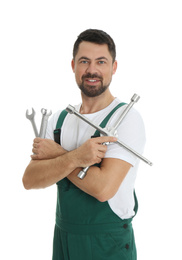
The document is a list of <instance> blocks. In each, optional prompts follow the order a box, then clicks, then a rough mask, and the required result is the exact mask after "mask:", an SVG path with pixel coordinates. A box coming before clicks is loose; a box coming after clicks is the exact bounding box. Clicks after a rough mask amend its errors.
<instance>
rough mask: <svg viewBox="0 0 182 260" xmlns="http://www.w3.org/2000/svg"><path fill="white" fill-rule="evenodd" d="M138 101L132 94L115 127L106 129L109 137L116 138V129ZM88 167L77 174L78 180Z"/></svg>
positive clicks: (135, 95)
mask: <svg viewBox="0 0 182 260" xmlns="http://www.w3.org/2000/svg"><path fill="white" fill-rule="evenodd" d="M139 99H140V97H139V96H138V95H137V94H134V95H133V96H132V98H131V102H130V103H129V104H128V105H127V107H126V108H125V110H124V111H123V113H122V114H121V115H120V117H119V119H118V120H117V121H116V123H115V125H114V126H113V127H107V128H106V130H107V131H109V135H113V136H117V131H116V129H117V128H118V126H119V125H120V124H121V122H122V121H123V119H124V118H125V116H126V115H127V113H128V112H129V111H130V109H131V108H132V107H133V105H134V104H135V103H136V102H137V101H138V100H139ZM103 144H104V145H109V143H108V142H106V143H103ZM89 168H90V167H89V166H87V167H85V168H83V169H82V170H81V171H80V172H79V173H78V175H77V176H78V177H79V178H80V179H83V178H84V177H85V175H86V173H87V171H88V169H89Z"/></svg>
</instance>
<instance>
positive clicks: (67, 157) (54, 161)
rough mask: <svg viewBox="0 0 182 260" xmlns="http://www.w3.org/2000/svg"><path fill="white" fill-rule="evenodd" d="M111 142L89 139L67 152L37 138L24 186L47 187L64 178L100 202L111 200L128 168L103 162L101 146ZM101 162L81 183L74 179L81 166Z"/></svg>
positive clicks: (115, 162)
mask: <svg viewBox="0 0 182 260" xmlns="http://www.w3.org/2000/svg"><path fill="white" fill-rule="evenodd" d="M114 141H116V139H115V138H114V137H109V136H103V137H98V138H94V139H89V140H88V141H86V142H85V143H84V144H83V145H82V146H80V147H79V148H77V149H75V150H73V151H70V152H68V151H66V150H64V149H63V148H62V147H61V146H60V145H58V144H56V143H55V142H54V141H52V140H48V139H41V138H36V139H35V140H34V144H33V150H32V151H33V153H34V155H32V156H31V157H32V160H31V162H30V163H29V165H28V166H27V168H26V170H25V173H24V175H23V184H24V187H25V188H26V189H38V188H46V187H48V186H51V185H53V184H55V183H56V182H58V181H60V180H61V179H63V178H65V177H67V178H68V179H69V180H70V181H71V182H72V183H73V184H75V185H76V186H77V187H79V188H80V189H81V190H83V191H84V192H86V193H88V194H90V195H91V196H93V197H95V198H96V199H98V200H99V201H106V200H108V199H110V198H112V197H113V196H114V195H115V193H116V192H117V190H118V188H119V186H120V184H121V183H122V181H123V179H124V178H125V176H126V174H127V173H128V171H129V169H130V167H131V165H130V164H129V163H127V162H125V161H122V160H119V159H113V158H105V159H103V158H104V155H105V152H106V150H107V146H106V145H102V143H103V142H114ZM101 161H102V163H101V167H100V168H98V167H95V166H92V167H90V169H89V170H88V173H87V175H86V177H85V178H84V179H83V180H80V179H79V178H78V177H77V174H78V173H79V171H80V170H81V168H82V167H86V166H90V165H93V164H95V163H100V162H101Z"/></svg>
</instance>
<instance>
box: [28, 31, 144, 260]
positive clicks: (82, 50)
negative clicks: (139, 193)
mask: <svg viewBox="0 0 182 260" xmlns="http://www.w3.org/2000/svg"><path fill="white" fill-rule="evenodd" d="M115 57H116V51H115V44H114V42H113V40H112V38H111V37H110V36H109V35H108V34H106V33H105V32H103V31H101V30H92V29H90V30H86V31H84V32H82V33H81V34H80V35H79V36H78V39H77V40H76V42H75V44H74V49H73V60H72V63H71V65H72V69H73V72H74V73H75V79H76V82H77V85H78V86H79V88H80V90H81V98H82V103H81V104H80V105H78V106H76V109H77V110H78V111H79V112H80V113H81V114H84V115H85V116H86V117H87V118H88V119H90V120H91V121H92V122H94V123H95V124H97V125H99V124H100V123H101V122H102V121H104V124H107V125H110V126H112V125H114V123H115V122H116V121H117V119H118V117H119V115H120V114H121V113H122V111H123V109H124V108H125V106H123V104H120V103H121V102H120V101H119V99H118V98H115V97H113V95H112V94H111V92H110V89H109V85H110V83H111V80H112V76H113V75H114V74H115V72H116V69H117V61H116V60H115ZM111 111H112V113H111ZM60 112H61V111H58V112H57V113H56V114H55V115H54V116H53V117H52V118H51V120H50V122H49V125H48V129H47V139H41V138H36V139H35V140H34V144H33V150H32V151H33V153H34V154H33V155H32V156H31V157H32V161H31V162H30V164H29V165H28V167H27V168H26V170H25V173H24V176H23V183H24V186H25V188H26V189H34V188H35V189H36V188H45V187H48V186H50V185H52V184H55V183H57V187H58V197H57V209H56V225H55V233H54V244H53V260H77V259H79V260H83V259H84V260H91V259H93V260H106V259H108V260H117V259H118V260H119V259H122V260H134V259H136V247H135V240H134V234H133V229H132V224H131V222H132V218H133V217H134V215H135V214H136V211H137V200H136V196H135V193H134V182H135V178H136V171H137V168H138V163H139V159H137V158H136V156H134V155H133V154H132V153H130V152H128V151H126V150H125V149H124V148H122V147H120V146H119V145H117V144H115V143H114V142H115V141H116V140H117V139H116V138H115V137H108V136H99V137H98V133H97V134H96V133H95V136H96V137H95V138H91V136H93V135H94V132H95V130H94V128H93V127H91V126H89V125H88V124H87V123H85V122H83V121H82V120H81V119H79V118H77V117H76V116H75V115H72V114H67V115H65V116H64V117H62V113H61V116H60ZM111 114H112V115H111ZM59 116H60V118H61V117H62V118H61V120H60V121H61V125H59V128H61V131H60V132H61V134H60V135H59V137H60V144H61V145H59V144H57V143H56V142H54V141H53V140H54V130H55V129H56V125H57V122H58V118H59ZM102 123H103V122H102ZM117 133H118V138H119V139H121V140H122V141H123V142H124V143H126V144H127V145H128V146H130V147H132V148H133V149H135V150H136V151H137V152H139V153H142V152H143V149H144V144H145V132H144V125H143V121H142V119H141V117H140V115H139V114H138V112H137V111H136V110H135V109H132V110H131V111H130V112H129V113H128V115H127V116H126V118H125V119H124V121H123V122H122V124H121V125H120V126H119V127H118V129H117ZM104 142H110V143H111V144H109V145H108V146H106V145H104V144H103V143H104ZM98 164H99V165H98ZM87 166H91V167H90V168H89V170H88V172H87V175H86V177H85V178H84V179H83V180H81V179H79V178H78V177H77V174H78V173H79V172H80V170H81V169H82V167H87Z"/></svg>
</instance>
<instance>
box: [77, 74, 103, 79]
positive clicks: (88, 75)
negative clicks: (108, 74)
mask: <svg viewBox="0 0 182 260" xmlns="http://www.w3.org/2000/svg"><path fill="white" fill-rule="evenodd" d="M86 78H90V79H93V78H98V79H100V80H102V77H101V76H99V75H98V74H97V73H94V74H91V73H87V74H84V75H83V76H82V80H83V79H86Z"/></svg>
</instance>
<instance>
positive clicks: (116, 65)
mask: <svg viewBox="0 0 182 260" xmlns="http://www.w3.org/2000/svg"><path fill="white" fill-rule="evenodd" d="M117 67H118V63H117V61H116V60H115V61H114V63H113V73H112V74H113V75H114V74H115V73H116V70H117Z"/></svg>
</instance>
